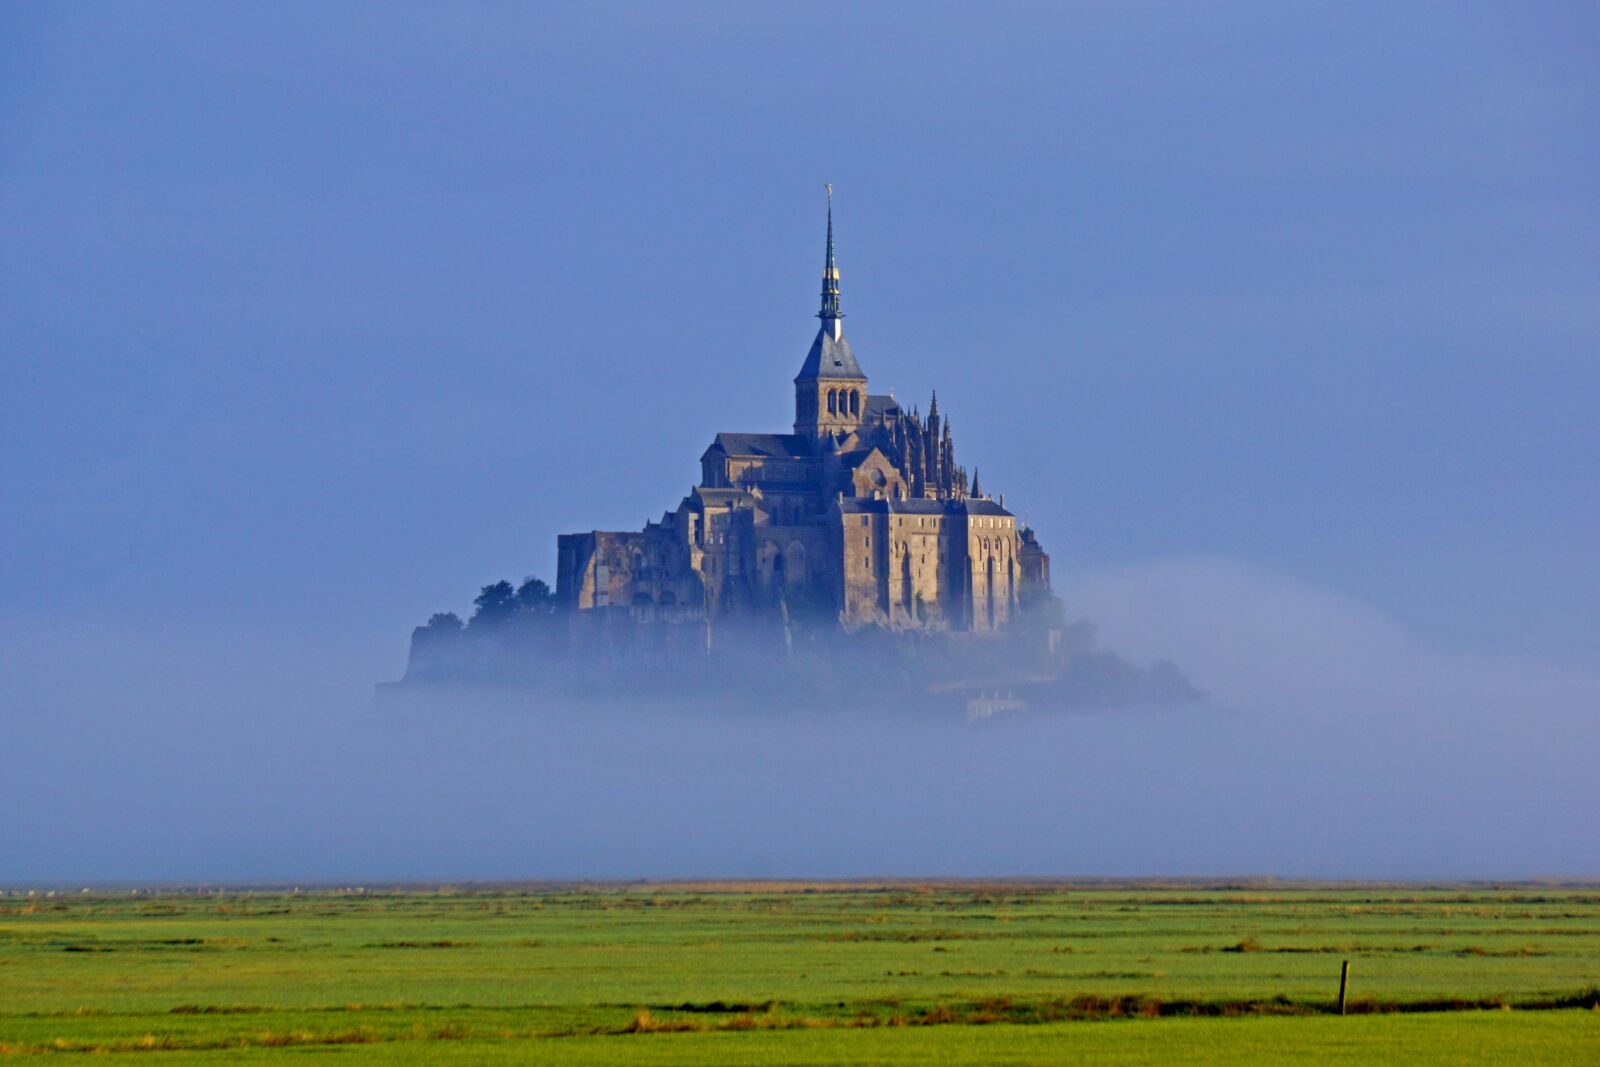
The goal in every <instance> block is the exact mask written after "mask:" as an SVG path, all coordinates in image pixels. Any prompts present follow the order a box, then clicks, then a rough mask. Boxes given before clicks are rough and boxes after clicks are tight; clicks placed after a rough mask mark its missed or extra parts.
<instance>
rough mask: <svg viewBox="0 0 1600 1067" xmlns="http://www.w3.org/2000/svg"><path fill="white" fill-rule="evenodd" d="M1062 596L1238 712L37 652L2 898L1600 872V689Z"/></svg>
mask: <svg viewBox="0 0 1600 1067" xmlns="http://www.w3.org/2000/svg"><path fill="white" fill-rule="evenodd" d="M1061 592H1062V595H1063V599H1065V600H1066V601H1067V603H1068V605H1069V613H1071V614H1074V615H1076V614H1084V615H1087V616H1089V617H1091V618H1093V619H1094V620H1095V621H1096V622H1097V623H1098V624H1099V625H1100V627H1101V631H1102V634H1103V635H1104V637H1105V643H1106V644H1107V645H1108V646H1109V647H1112V648H1115V649H1117V650H1118V651H1121V652H1124V653H1127V654H1129V655H1130V656H1131V657H1132V658H1133V659H1135V660H1136V661H1139V662H1142V663H1148V662H1150V661H1152V660H1154V659H1156V658H1160V657H1168V658H1171V659H1173V660H1175V661H1176V662H1177V663H1178V664H1179V665H1180V666H1181V667H1182V668H1183V669H1184V670H1185V671H1186V672H1187V673H1188V674H1189V675H1190V676H1191V677H1192V678H1193V679H1194V681H1195V682H1196V683H1197V684H1198V685H1199V686H1200V687H1201V688H1202V689H1205V690H1206V691H1207V692H1209V693H1210V694H1211V697H1212V701H1211V703H1210V705H1208V706H1203V707H1198V708H1179V709H1169V710H1154V711H1152V710H1144V711H1137V712H1125V711H1112V710H1107V711H1093V712H1075V713H1066V714H1045V713H1037V712H1035V713H1025V714H1020V715H1017V716H1014V717H999V718H996V719H993V720H989V721H984V722H977V723H968V722H965V721H962V720H960V719H952V718H943V717H941V718H937V719H921V718H918V717H916V716H913V715H906V714H895V715H889V716H862V715H843V714H835V713H831V712H829V711H828V710H826V709H818V710H817V711H816V712H814V713H809V714H782V715H775V714H772V713H770V712H764V711H763V709H761V708H759V707H745V706H740V707H732V706H720V705H717V704H715V703H711V702H708V704H707V705H705V706H697V707H678V708H672V709H669V710H663V709H653V710H649V711H646V710H643V709H640V708H636V707H595V706H586V707H549V706H540V702H539V701H538V699H537V698H534V697H530V696H526V695H520V696H519V695H506V694H501V695H498V696H480V697H476V698H472V699H466V698H461V699H447V700H430V701H411V700H407V701H402V702H377V701H375V700H374V699H373V697H372V690H371V686H370V683H371V682H372V681H373V680H375V679H374V678H372V677H371V676H372V675H373V674H374V673H381V672H380V671H378V670H376V669H375V668H374V667H373V666H372V664H375V663H394V662H395V661H396V660H397V658H398V656H397V653H396V652H395V651H394V650H391V649H389V648H388V645H387V644H385V643H383V642H380V641H378V640H376V639H375V640H374V641H372V642H370V643H369V644H367V645H365V646H362V647H354V646H353V644H352V643H351V642H349V641H343V642H341V641H339V640H337V639H331V638H328V637H327V636H326V635H310V636H296V637H284V636H281V635H280V636H273V635H262V634H260V633H245V634H238V633H236V634H217V633H210V634H206V633H199V632H191V631H166V632H163V631H159V630H150V629H148V628H142V627H118V626H110V625H99V626H87V625H85V626H62V627H55V628H49V627H47V628H43V629H41V628H39V627H36V626H27V627H23V626H9V627H6V628H5V632H4V633H3V634H0V637H3V639H4V641H5V648H6V652H5V653H4V655H3V657H0V685H3V693H4V704H5V712H6V715H5V718H6V734H7V746H6V747H7V758H6V760H5V768H4V771H3V772H0V884H13V885H16V884H23V883H35V882H46V883H55V884H66V883H79V882H81V883H88V882H116V881H208V882H221V881H273V882H279V881H296V880H305V881H353V882H359V881H379V880H457V879H497V878H584V877H611V878H622V877H645V878H672V877H701V876H719V877H720V876H763V877H823V876H874V875H907V876H915V875H929V876H934V875H952V876H955V875H1155V874H1171V875H1231V874H1277V875H1284V876H1311V877H1350V878H1359V877H1385V878H1387V877H1397V878H1520V877H1533V876H1547V875H1575V876H1592V875H1596V874H1600V840H1596V838H1595V835H1594V834H1593V828H1592V816H1591V815H1590V812H1591V811H1592V808H1593V804H1594V800H1595V796H1596V786H1597V785H1600V780H1597V779H1600V775H1597V772H1596V771H1595V770H1594V765H1593V759H1592V753H1593V752H1594V751H1596V750H1597V743H1600V678H1596V677H1594V676H1591V675H1585V674H1580V673H1574V672H1570V671H1562V670H1556V669H1553V668H1547V667H1544V666H1541V665H1539V664H1537V663H1532V662H1528V661H1525V660H1513V659H1505V660H1501V659H1492V658H1464V657H1455V656H1447V655H1443V654H1440V653H1437V652H1433V651H1430V650H1429V649H1428V648H1427V647H1426V646H1425V645H1423V644H1422V643H1420V642H1418V641H1417V640H1415V639H1413V638H1412V637H1410V636H1409V635H1407V634H1406V633H1405V632H1404V631H1403V630H1402V629H1401V628H1399V627H1398V626H1396V625H1395V624H1394V623H1392V622H1391V621H1388V620H1387V619H1385V618H1384V617H1383V616H1382V615H1380V614H1379V613H1377V612H1375V611H1373V610H1372V609H1370V608H1368V607H1366V606H1364V605H1362V604H1360V603H1358V602H1354V601H1351V600H1348V599H1345V598H1341V597H1338V596H1334V595H1330V594H1327V593H1323V592H1320V591H1317V590H1314V589H1308V588H1306V587H1303V586H1301V585H1298V584H1296V583H1294V582H1293V581H1290V580H1286V579H1283V578H1281V577H1278V576H1274V575H1270V574H1266V573H1263V572H1260V571H1257V570H1253V569H1251V568H1248V567H1244V566H1241V565H1238V564H1232V563H1227V562H1223V561H1208V560H1198V561H1196V560H1179V561H1166V562H1158V563H1151V564H1145V565H1140V566H1130V567H1126V568H1120V569H1116V570H1108V571H1103V572H1098V573H1091V574H1085V575H1082V576H1077V577H1072V578H1069V579H1068V580H1066V581H1065V582H1063V588H1062V590H1061ZM404 637H405V635H404V633H401V632H398V631H397V632H396V634H394V635H392V637H386V638H385V639H384V640H385V641H387V642H389V643H393V644H396V646H397V647H399V644H400V643H403V641H404ZM864 681H866V682H868V683H870V679H867V680H864Z"/></svg>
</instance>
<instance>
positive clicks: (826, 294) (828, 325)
mask: <svg viewBox="0 0 1600 1067" xmlns="http://www.w3.org/2000/svg"><path fill="white" fill-rule="evenodd" d="M823 188H825V189H827V190H828V255H827V258H826V259H825V260H823V264H822V310H821V311H819V312H817V318H819V319H821V320H822V326H823V329H824V330H826V331H827V332H828V333H830V334H832V335H833V336H834V337H835V338H837V337H838V336H839V335H840V334H841V333H842V332H843V331H842V328H841V327H840V324H839V320H840V319H842V318H844V312H842V311H840V310H839V265H838V263H836V262H835V261H834V258H833V186H832V185H826V186H824V187H823Z"/></svg>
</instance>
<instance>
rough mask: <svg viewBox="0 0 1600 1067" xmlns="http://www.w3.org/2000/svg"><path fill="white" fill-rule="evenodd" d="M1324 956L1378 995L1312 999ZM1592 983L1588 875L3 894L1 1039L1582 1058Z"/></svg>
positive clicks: (6, 1042) (56, 1044) (376, 1050)
mask: <svg viewBox="0 0 1600 1067" xmlns="http://www.w3.org/2000/svg"><path fill="white" fill-rule="evenodd" d="M1344 959H1349V960H1350V961H1351V962H1352V990H1351V996H1352V1008H1353V1009H1354V1010H1355V1011H1358V1012H1371V1013H1372V1014H1363V1015H1359V1016H1357V1017H1353V1018H1342V1019H1341V1018H1338V1017H1335V1016H1332V1015H1330V1014H1329V1012H1330V1009H1331V1006H1332V1001H1333V999H1334V996H1335V993H1336V990H1337V985H1338V975H1339V963H1340V961H1341V960H1344ZM1596 987H1600V892H1596V891H1594V890H1592V889H1572V888H1567V889H1553V888H1552V889H1529V888H1522V889H1505V890H1461V889H1453V888H1452V889H1419V888H1414V887H1402V888H1394V887H1388V888H1380V887H1372V888H1358V889H1351V888H1326V887H1298V888H1280V887H1270V886H1269V887H1262V888H1243V889H1231V890H1228V889H1201V888H1197V887H1194V886H1188V885H1179V886H1166V887H1161V886H1148V887H1110V888H1107V887H1099V888H1083V887H1075V886H1070V885H1069V886H1063V885H1042V886H1018V885H1000V884H979V885H969V886H958V885H939V884H932V885H891V886H879V887H870V886H845V887H839V886H812V887H805V886H791V885H781V884H780V885H757V886H726V885H706V886H680V887H642V888H639V887H634V888H622V887H616V888H605V887H602V888H597V889H593V890H571V889H564V890H559V891H556V890H551V891H530V892H493V893H487V892H486V893H471V892H449V891H445V892H436V893H401V892H380V893H323V894H310V895H296V894H266V893H232V894H222V895H218V894H207V895H204V896H194V895H187V896H179V895H173V896H150V895H144V894H140V895H134V894H124V895H120V896H113V895H104V894H103V895H93V894H91V895H75V896H71V897H59V896H58V897H33V898H21V897H17V896H14V895H13V896H11V897H7V898H0V1050H3V1051H4V1052H7V1053H10V1054H14V1055H23V1056H26V1055H30V1054H49V1053H53V1052H57V1051H69V1050H80V1051H96V1052H103V1053H108V1054H110V1055H112V1056H113V1058H116V1057H118V1056H119V1055H123V1054H125V1055H126V1056H142V1057H145V1058H146V1059H148V1058H149V1057H150V1056H151V1055H152V1054H154V1057H155V1062H158V1063H187V1062H191V1061H192V1062H218V1063H221V1062H225V1061H227V1062H231V1061H232V1060H234V1059H240V1058H243V1059H257V1060H268V1061H273V1062H278V1061H288V1060H293V1059H300V1058H303V1057H304V1056H306V1055H319V1056H322V1057H324V1058H326V1057H327V1056H329V1055H333V1056H336V1057H338V1058H339V1059H340V1060H341V1062H351V1063H354V1062H356V1061H360V1062H371V1063H381V1062H390V1061H394V1062H399V1061H400V1060H402V1059H414V1058H415V1057H417V1055H418V1050H419V1049H423V1048H425V1049H426V1058H427V1059H428V1060H429V1061H430V1062H450V1061H452V1060H454V1061H458V1062H463V1063H465V1062H486V1061H494V1060H497V1059H505V1060H513V1059H514V1060H516V1061H517V1062H532V1063H539V1062H561V1063H588V1062H594V1063H602V1062H604V1063H633V1062H637V1063H747V1062H748V1063H758V1062H760V1063H768V1062H780V1063H819V1064H820V1063H916V1062H929V1061H930V1060H937V1061H939V1062H949V1063H962V1062H966V1063H1013V1062H1015V1063H1089V1062H1093V1063H1158V1062H1173V1061H1175V1060H1197V1059H1198V1060H1209V1061H1216V1062H1239V1063H1250V1062H1276V1061H1278V1060H1280V1059H1281V1058H1282V1057H1283V1056H1284V1055H1286V1054H1290V1053H1291V1052H1292V1054H1294V1055H1305V1054H1314V1055H1316V1056H1317V1057H1319V1058H1321V1059H1322V1060H1324V1061H1327V1062H1331V1063H1356V1062H1380V1061H1393V1060H1394V1059H1395V1058H1396V1057H1397V1056H1401V1057H1403V1058H1405V1059H1407V1061H1408V1062H1419V1063H1435V1062H1437V1063H1495V1062H1504V1063H1537V1062H1549V1063H1573V1062H1583V1061H1585V1060H1587V1061H1590V1062H1597V1063H1600V1011H1595V1010H1588V1008H1587V1006H1588V1005H1591V1004H1592V1003H1593V1002H1594V992H1593V990H1594V989H1595V988H1596ZM1561 1005H1569V1006H1572V1007H1568V1008H1567V1009H1566V1010H1561V1008H1560V1006H1561ZM1580 1005H1581V1006H1580ZM1462 1008H1474V1009H1478V1010H1459V1009H1462ZM1445 1009H1451V1010H1445ZM1482 1009H1491V1010H1482ZM1504 1009H1510V1010H1504ZM1575 1052H1577V1053H1581V1055H1578V1056H1577V1058H1574V1053H1575Z"/></svg>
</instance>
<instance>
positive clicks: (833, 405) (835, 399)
mask: <svg viewBox="0 0 1600 1067" xmlns="http://www.w3.org/2000/svg"><path fill="white" fill-rule="evenodd" d="M838 413H839V394H838V393H837V392H835V391H834V390H832V389H829V390H828V414H829V415H837V414H838Z"/></svg>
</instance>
